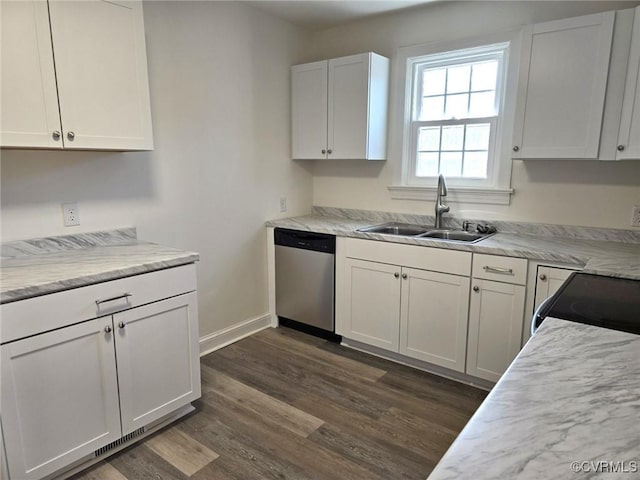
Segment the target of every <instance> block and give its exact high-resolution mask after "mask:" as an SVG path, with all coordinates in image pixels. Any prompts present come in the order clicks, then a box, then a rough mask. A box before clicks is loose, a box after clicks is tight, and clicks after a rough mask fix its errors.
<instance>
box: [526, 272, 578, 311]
mask: <svg viewBox="0 0 640 480" xmlns="http://www.w3.org/2000/svg"><path fill="white" fill-rule="evenodd" d="M574 271H575V269H569V268H559V267H545V266H539V267H538V276H537V278H536V287H535V297H534V304H533V308H534V312H535V310H536V309H537V308H538V307H539V306H540V304H541V303H542V302H544V301H545V300H546V299H547V298H549V297H550V296H551V295H553V294H554V293H556V292H557V291H558V289H559V288H560V287H561V286H562V284H563V283H564V281H565V280H566V279H567V278H569V275H571V273H572V272H574Z"/></svg>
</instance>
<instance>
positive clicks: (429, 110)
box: [420, 96, 444, 120]
mask: <svg viewBox="0 0 640 480" xmlns="http://www.w3.org/2000/svg"><path fill="white" fill-rule="evenodd" d="M443 113H444V96H442V97H424V98H423V99H422V108H421V109H420V120H435V119H438V118H442V117H443Z"/></svg>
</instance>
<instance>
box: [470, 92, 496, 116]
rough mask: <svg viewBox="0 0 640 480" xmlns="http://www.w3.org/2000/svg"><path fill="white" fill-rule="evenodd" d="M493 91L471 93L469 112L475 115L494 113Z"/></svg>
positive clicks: (490, 114)
mask: <svg viewBox="0 0 640 480" xmlns="http://www.w3.org/2000/svg"><path fill="white" fill-rule="evenodd" d="M494 98H495V92H483V93H472V94H471V102H470V104H469V114H470V115H471V116H475V117H490V116H492V115H495V104H494Z"/></svg>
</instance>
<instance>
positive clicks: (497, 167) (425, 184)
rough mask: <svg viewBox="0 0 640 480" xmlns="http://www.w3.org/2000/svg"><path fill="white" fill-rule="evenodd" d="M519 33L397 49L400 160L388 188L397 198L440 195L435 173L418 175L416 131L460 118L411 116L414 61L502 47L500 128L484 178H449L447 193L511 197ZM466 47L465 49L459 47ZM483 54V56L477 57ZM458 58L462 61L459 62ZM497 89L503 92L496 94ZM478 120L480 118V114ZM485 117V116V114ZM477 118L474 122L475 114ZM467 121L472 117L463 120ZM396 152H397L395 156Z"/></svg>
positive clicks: (469, 199)
mask: <svg viewBox="0 0 640 480" xmlns="http://www.w3.org/2000/svg"><path fill="white" fill-rule="evenodd" d="M520 43H521V41H520V32H502V33H498V34H494V35H488V36H484V37H481V38H473V39H464V40H459V41H451V42H441V43H436V44H424V45H414V46H410V47H401V48H399V49H398V54H397V63H396V74H397V78H398V79H399V81H398V88H397V89H396V91H395V93H396V98H395V101H394V103H393V104H392V108H393V109H394V110H393V111H394V117H393V119H394V122H393V125H394V130H393V131H392V144H391V148H392V149H393V150H394V153H395V155H397V156H398V157H399V159H400V161H399V162H396V168H395V170H394V184H393V185H391V186H389V187H388V189H389V192H390V194H391V197H392V198H394V199H410V200H434V199H435V196H436V185H437V179H436V177H433V178H431V177H426V178H425V177H416V176H415V161H416V159H415V155H416V153H415V152H414V151H413V150H414V149H413V145H414V144H415V143H414V137H413V136H414V135H416V134H417V128H419V125H418V123H419V124H445V123H452V124H455V123H462V122H460V121H457V120H451V121H449V120H446V121H441V120H438V121H421V122H418V121H413V111H414V108H416V105H415V104H414V100H417V98H418V96H416V95H414V91H413V88H414V84H418V83H419V82H414V80H415V75H416V74H417V72H416V66H417V65H418V64H421V63H424V59H425V57H431V59H432V60H433V62H434V66H435V62H441V63H442V65H443V66H444V65H445V63H446V62H447V61H451V59H452V58H461V53H463V55H466V56H467V57H469V58H471V57H472V56H473V55H474V54H475V55H478V56H481V55H487V54H488V53H489V52H491V51H494V52H495V51H496V49H497V48H498V47H499V46H500V47H504V50H503V53H502V62H503V68H502V69H501V72H499V77H498V81H497V83H498V85H497V88H496V97H498V95H500V98H496V101H499V109H498V111H497V118H495V117H494V118H493V119H494V121H495V122H496V128H493V126H492V133H491V137H492V138H491V139H490V146H489V148H490V150H491V151H490V153H489V155H491V156H492V159H490V160H489V165H491V166H490V167H489V168H488V171H487V178H486V179H469V178H466V179H465V178H454V177H451V178H447V183H448V186H449V195H448V196H447V201H451V202H463V203H474V204H475V203H482V204H504V205H508V204H509V203H510V201H511V195H512V194H513V190H512V189H511V143H512V142H511V137H512V133H513V124H514V117H515V101H516V87H517V81H518V68H519V65H518V63H519V61H518V60H519V52H520ZM461 51H465V52H461ZM478 58H480V57H478ZM456 63H458V62H456ZM498 91H499V92H500V93H498ZM477 120H480V119H477ZM485 120H486V118H485ZM473 121H476V119H474V120H473ZM463 122H464V123H469V120H466V119H465V120H463ZM395 155H394V156H395Z"/></svg>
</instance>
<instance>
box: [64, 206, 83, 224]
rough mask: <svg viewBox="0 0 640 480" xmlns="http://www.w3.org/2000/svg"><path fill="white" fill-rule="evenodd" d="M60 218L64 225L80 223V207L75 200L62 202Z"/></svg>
mask: <svg viewBox="0 0 640 480" xmlns="http://www.w3.org/2000/svg"><path fill="white" fill-rule="evenodd" d="M62 220H63V222H64V226H65V227H73V226H74V225H80V209H79V208H78V203H77V202H73V203H63V204H62Z"/></svg>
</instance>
